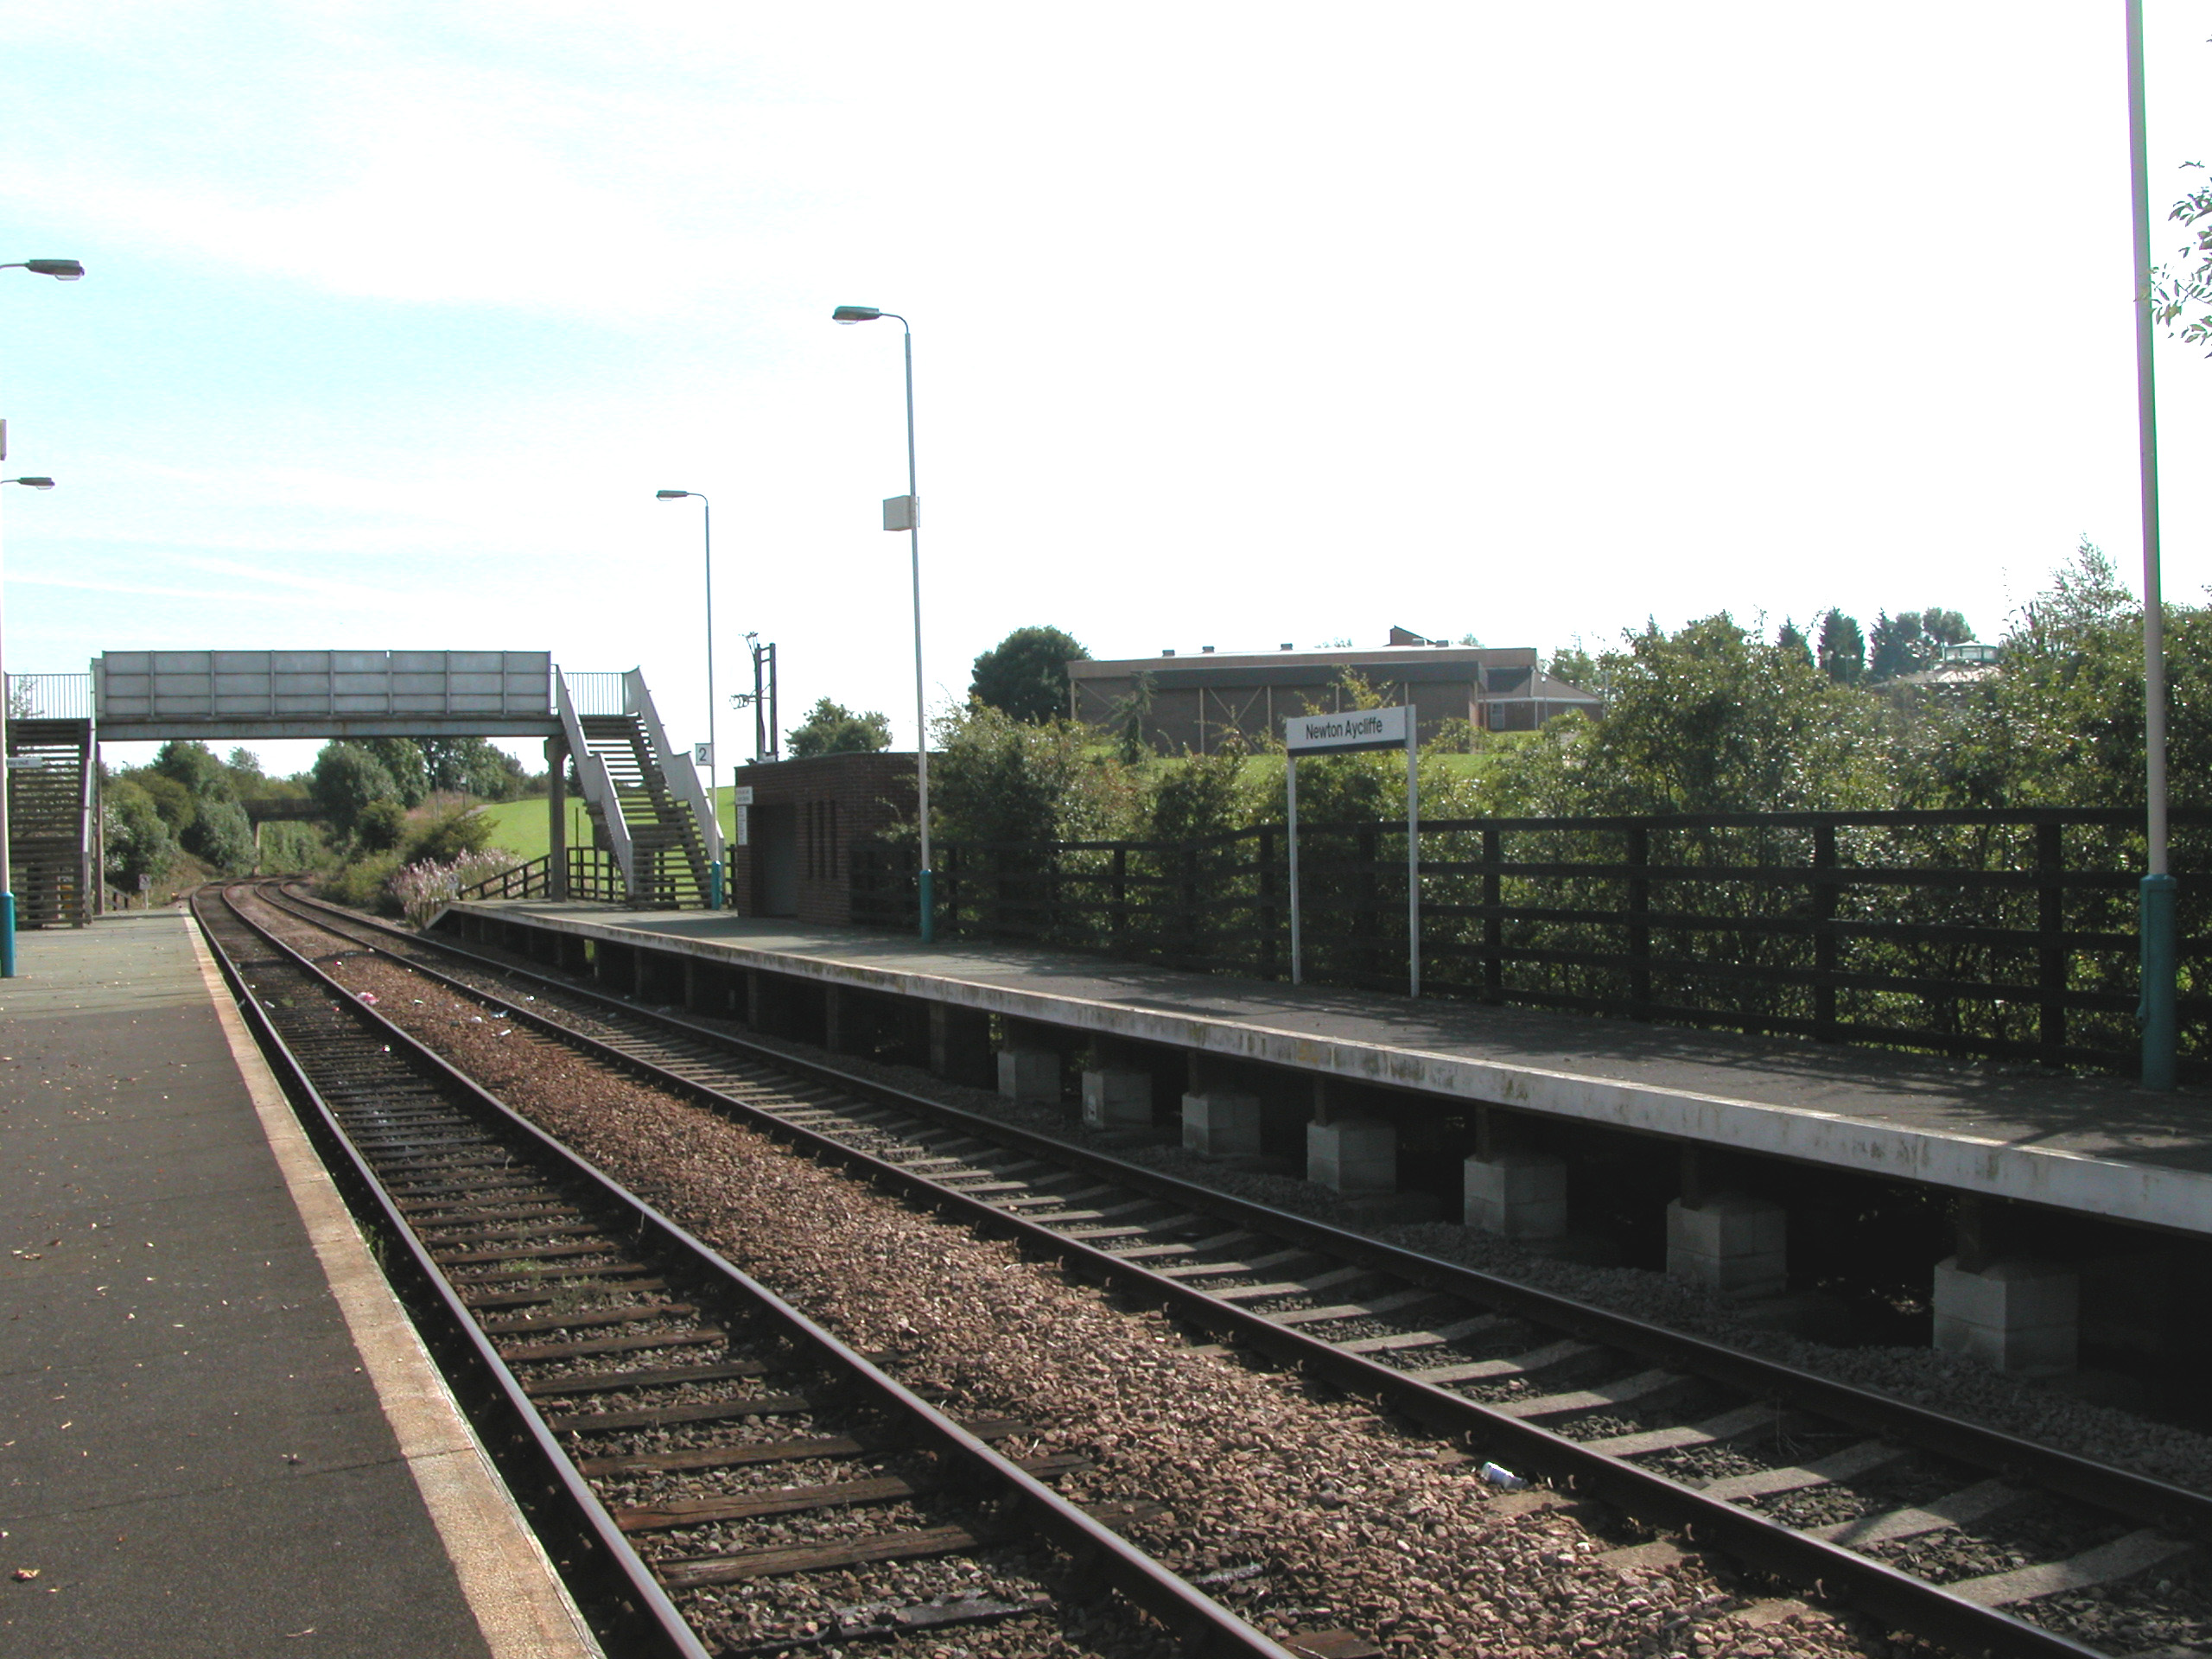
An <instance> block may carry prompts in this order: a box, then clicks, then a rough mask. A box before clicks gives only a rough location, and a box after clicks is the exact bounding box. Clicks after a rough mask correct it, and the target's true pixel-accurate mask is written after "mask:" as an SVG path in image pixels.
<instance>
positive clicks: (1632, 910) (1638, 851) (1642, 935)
mask: <svg viewBox="0 0 2212 1659" xmlns="http://www.w3.org/2000/svg"><path fill="white" fill-rule="evenodd" d="M1650 866H1651V827H1650V826H1649V824H1643V823H1639V824H1637V825H1636V826H1634V827H1633V828H1632V829H1630V830H1629V832H1628V868H1629V878H1628V956H1629V976H1628V1000H1629V1017H1630V1018H1631V1019H1635V1020H1649V1018H1650V1017H1651V880H1650V878H1649V876H1648V875H1646V874H1644V871H1646V870H1647V869H1649V868H1650Z"/></svg>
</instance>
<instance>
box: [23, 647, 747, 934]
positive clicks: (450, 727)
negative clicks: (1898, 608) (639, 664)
mask: <svg viewBox="0 0 2212 1659" xmlns="http://www.w3.org/2000/svg"><path fill="white" fill-rule="evenodd" d="M5 690H6V696H5V711H6V734H7V736H6V743H5V748H6V753H7V772H6V779H7V793H6V795H5V797H4V805H0V814H4V816H3V817H0V822H4V823H5V824H6V826H7V828H8V829H9V831H10V834H9V835H8V836H7V837H6V839H5V841H4V842H0V847H4V857H0V875H4V877H5V885H4V888H0V890H4V891H10V892H13V893H15V895H16V919H17V924H18V925H20V926H23V927H51V926H57V925H77V926H82V925H84V924H85V923H86V922H87V921H89V920H90V919H91V918H92V916H93V915H94V914H95V913H97V912H99V910H100V909H102V908H103V907H104V895H105V883H104V882H103V881H102V880H101V879H100V873H101V871H102V869H103V868H104V866H105V857H104V854H103V842H104V835H103V830H104V822H103V817H102V813H101V810H100V802H99V764H98V757H99V745H100V744H101V743H103V742H167V741H171V740H174V739H186V740H199V741H208V742H213V743H218V744H229V743H236V742H245V741H251V740H254V739H263V740H266V739H270V738H310V739H313V738H324V739H330V738H367V737H416V738H422V737H499V738H517V737H536V738H541V739H543V741H544V744H545V760H546V766H547V771H548V774H549V778H550V784H551V788H550V791H549V799H548V801H547V810H548V814H549V823H550V841H549V843H548V844H549V846H550V852H549V854H548V855H547V856H546V857H545V858H543V859H541V860H536V861H532V863H531V866H529V867H527V868H525V869H524V871H523V872H522V873H521V874H519V875H518V878H517V884H518V887H519V888H526V889H527V890H528V891H530V892H531V893H539V894H543V895H545V896H548V897H554V896H558V897H576V898H592V897H597V898H607V899H626V900H627V901H629V902H631V903H632V904H636V905H639V906H647V907H652V908H666V909H675V908H687V907H696V906H704V905H706V904H707V903H708V902H709V899H710V897H711V896H712V893H713V890H714V887H715V880H714V876H715V871H716V870H717V869H718V868H719V867H720V865H721V859H722V844H721V827H720V825H719V824H718V823H716V821H715V814H714V812H713V810H711V808H710V807H709V804H708V800H707V795H706V791H705V790H704V789H703V788H702V785H701V782H700V779H699V776H698V773H697V772H696V769H695V768H694V767H693V766H692V764H691V761H690V757H689V756H685V755H679V754H677V753H676V752H675V751H673V750H672V749H671V747H670V746H669V741H668V734H667V732H666V730H665V729H664V728H663V726H662V724H661V719H660V714H659V711H658V709H656V708H655V707H654V705H653V700H652V692H651V691H650V690H648V689H647V688H646V685H645V676H644V674H643V673H642V672H641V671H639V670H637V669H631V670H628V671H623V672H595V671H594V672H575V671H564V670H563V669H562V668H561V667H560V666H558V665H557V664H555V662H554V661H553V658H552V654H551V653H550V652H531V651H124V652H113V651H111V652H103V653H102V654H101V655H100V656H99V657H97V658H93V659H92V664H91V670H90V671H89V672H88V673H84V674H12V675H9V676H8V677H6V685H5ZM571 760H573V761H574V762H575V777H576V782H577V786H578V788H579V790H580V791H581V792H582V796H583V799H584V804H585V808H586V812H587V816H588V818H589V821H590V823H591V829H592V845H591V846H590V847H588V848H585V847H571V846H569V844H568V834H567V830H568V810H567V806H568V769H569V762H570V761H571Z"/></svg>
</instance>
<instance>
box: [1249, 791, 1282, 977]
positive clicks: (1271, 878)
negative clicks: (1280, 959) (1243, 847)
mask: <svg viewBox="0 0 2212 1659" xmlns="http://www.w3.org/2000/svg"><path fill="white" fill-rule="evenodd" d="M1255 846H1256V847H1257V849H1258V856H1259V865H1258V869H1259V877H1260V881H1259V887H1260V902H1259V912H1260V913H1259V916H1258V918H1256V919H1257V920H1258V922H1259V925H1260V975H1261V977H1262V978H1264V979H1273V978H1274V977H1275V976H1277V974H1278V973H1279V972H1280V971H1281V970H1280V969H1279V968H1278V966H1277V957H1276V951H1275V908H1276V897H1277V895H1276V890H1275V832H1274V825H1273V824H1262V825H1261V826H1260V834H1259V839H1258V841H1257V842H1255Z"/></svg>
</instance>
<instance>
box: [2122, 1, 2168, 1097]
mask: <svg viewBox="0 0 2212 1659" xmlns="http://www.w3.org/2000/svg"><path fill="white" fill-rule="evenodd" d="M2126 29H2127V160H2128V175H2129V176H2128V183H2129V187H2130V188H2129V192H2128V194H2129V197H2130V203H2129V205H2130V207H2132V208H2133V217H2134V221H2135V224H2134V230H2135V422H2136V448H2137V453H2138V462H2137V465H2138V477H2139V484H2140V487H2141V492H2142V513H2143V805H2144V813H2143V818H2144V822H2143V831H2144V834H2143V839H2144V852H2145V857H2144V875H2143V882H2142V886H2141V887H2139V889H2138V893H2139V898H2138V900H2137V903H2138V906H2139V908H2138V912H2137V914H2138V916H2139V921H2138V923H2137V943H2138V949H2139V951H2140V953H2141V955H2140V963H2141V967H2140V973H2141V982H2142V988H2143V995H2142V1000H2141V1002H2140V1004H2139V1007H2138V1010H2137V1015H2136V1017H2137V1018H2138V1019H2139V1020H2140V1021H2141V1022H2142V1029H2143V1070H2142V1078H2143V1086H2144V1087H2145V1089H2162V1090H2163V1089H2171V1088H2172V1087H2173V1086H2174V1071H2175V1056H2176V1051H2177V1048H2178V1046H2179V1030H2178V1026H2177V1019H2176V1006H2175V1005H2176V1001H2177V988H2178V980H2179V974H2178V971H2177V959H2178V952H2177V950H2176V945H2175V931H2174V899H2175V893H2176V884H2175V881H2174V878H2173V875H2172V873H2171V871H2170V870H2169V869H2168V868H2167V863H2166V606H2165V594H2164V585H2163V581H2162V577H2161V574H2160V570H2159V556H2158V391H2157V385H2156V382H2155V380H2154V379H2153V378H2152V349H2151V347H2152V318H2151V313H2152V308H2153V307H2154V305H2155V304H2156V301H2155V299H2154V298H2153V296H2152V288H2151V183H2150V159H2149V146H2148V143H2147V142H2146V140H2145V134H2144V113H2143V0H2127V5H2126Z"/></svg>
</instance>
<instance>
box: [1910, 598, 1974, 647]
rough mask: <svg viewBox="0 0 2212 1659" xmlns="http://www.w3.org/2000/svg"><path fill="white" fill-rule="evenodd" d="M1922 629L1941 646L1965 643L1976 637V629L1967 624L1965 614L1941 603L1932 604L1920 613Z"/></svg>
mask: <svg viewBox="0 0 2212 1659" xmlns="http://www.w3.org/2000/svg"><path fill="white" fill-rule="evenodd" d="M1920 631H1921V632H1923V633H1924V634H1926V635H1927V636H1928V637H1929V639H1933V640H1934V641H1935V642H1936V645H1939V646H1941V645H1964V644H1966V642H1967V640H1969V639H1973V638H1974V630H1973V629H1972V628H1970V627H1968V626H1967V620H1966V618H1965V617H1964V616H1962V615H1961V614H1960V613H1958V612H1956V611H1947V610H1945V609H1943V608H1942V607H1941V606H1939V605H1930V606H1929V607H1928V608H1927V609H1926V610H1924V611H1923V612H1922V613H1920ZM1939 654H1940V652H1939Z"/></svg>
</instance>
